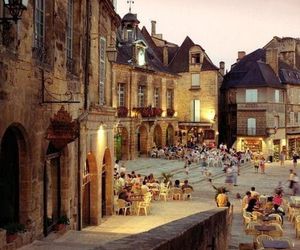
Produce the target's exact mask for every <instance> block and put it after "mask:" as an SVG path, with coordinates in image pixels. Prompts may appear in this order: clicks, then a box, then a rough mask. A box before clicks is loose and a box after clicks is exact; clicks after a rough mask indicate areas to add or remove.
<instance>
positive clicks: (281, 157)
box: [279, 150, 285, 166]
mask: <svg viewBox="0 0 300 250" xmlns="http://www.w3.org/2000/svg"><path fill="white" fill-rule="evenodd" d="M279 160H280V166H284V160H285V153H284V151H283V150H281V152H280V155H279Z"/></svg>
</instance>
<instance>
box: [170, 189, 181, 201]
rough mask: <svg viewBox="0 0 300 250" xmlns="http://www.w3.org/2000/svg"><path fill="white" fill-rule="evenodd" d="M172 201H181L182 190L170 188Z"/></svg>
mask: <svg viewBox="0 0 300 250" xmlns="http://www.w3.org/2000/svg"><path fill="white" fill-rule="evenodd" d="M172 194H173V196H172V197H173V200H181V197H182V190H181V189H180V188H172Z"/></svg>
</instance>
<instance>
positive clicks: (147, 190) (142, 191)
mask: <svg viewBox="0 0 300 250" xmlns="http://www.w3.org/2000/svg"><path fill="white" fill-rule="evenodd" d="M146 184H147V182H146V181H145V180H144V181H143V185H142V186H141V193H142V194H143V195H145V194H146V193H148V192H149V191H150V189H149V187H148V186H147V185H146Z"/></svg>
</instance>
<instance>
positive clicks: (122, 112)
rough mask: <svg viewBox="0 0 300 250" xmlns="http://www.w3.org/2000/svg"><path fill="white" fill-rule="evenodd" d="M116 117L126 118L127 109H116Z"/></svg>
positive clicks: (121, 107)
mask: <svg viewBox="0 0 300 250" xmlns="http://www.w3.org/2000/svg"><path fill="white" fill-rule="evenodd" d="M117 113H118V117H127V115H128V108H126V107H123V106H120V107H118V108H117Z"/></svg>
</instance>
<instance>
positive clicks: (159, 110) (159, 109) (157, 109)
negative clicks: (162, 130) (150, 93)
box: [155, 108, 163, 116]
mask: <svg viewBox="0 0 300 250" xmlns="http://www.w3.org/2000/svg"><path fill="white" fill-rule="evenodd" d="M162 112H163V110H162V109H161V108H155V115H156V116H161V114H162Z"/></svg>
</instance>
